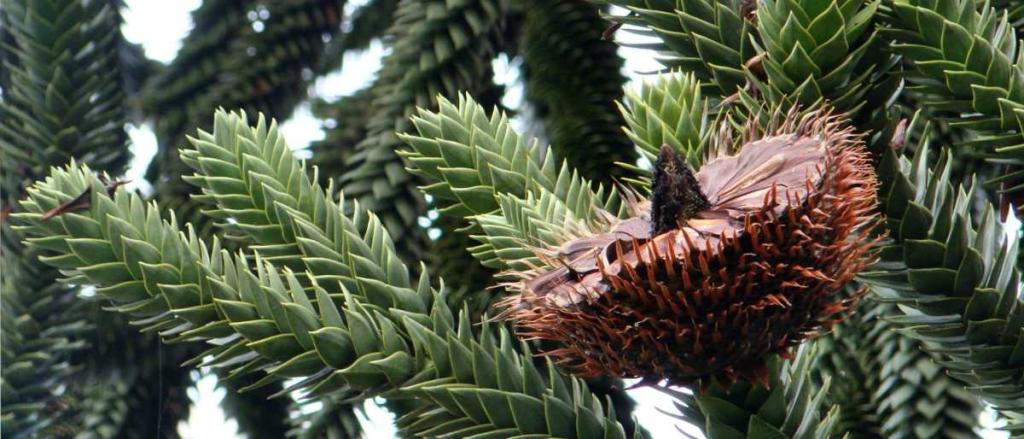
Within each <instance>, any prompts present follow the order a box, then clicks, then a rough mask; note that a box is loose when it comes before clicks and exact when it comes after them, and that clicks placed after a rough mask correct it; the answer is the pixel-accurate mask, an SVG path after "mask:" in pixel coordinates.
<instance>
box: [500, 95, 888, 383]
mask: <svg viewBox="0 0 1024 439" xmlns="http://www.w3.org/2000/svg"><path fill="white" fill-rule="evenodd" d="M669 157H672V156H671V155H670V156H669ZM658 166H659V171H656V173H655V185H654V194H655V196H654V197H653V202H654V205H653V206H651V204H652V202H651V201H647V200H637V201H636V203H637V204H638V206H639V207H644V208H646V209H648V210H650V211H653V212H654V217H655V219H656V221H654V222H653V223H652V220H651V215H638V216H637V217H635V218H630V219H627V220H623V221H620V222H617V223H615V224H611V225H610V226H609V229H608V231H607V232H605V233H600V234H595V235H594V236H587V237H582V238H578V239H575V240H572V241H570V242H567V243H565V244H564V245H562V246H561V247H560V248H559V249H558V253H559V255H560V260H559V261H557V262H556V261H552V263H553V265H555V266H559V268H556V269H552V270H549V271H546V272H542V273H522V276H523V277H524V278H525V280H524V281H523V282H521V283H519V284H517V285H516V287H517V288H518V294H516V295H514V296H511V297H509V298H508V299H507V300H505V301H504V302H503V304H502V305H503V306H504V314H503V316H504V317H507V318H510V319H513V320H514V321H515V322H516V323H517V326H518V328H519V334H520V335H521V336H523V337H527V338H534V339H542V340H548V341H552V342H554V343H553V344H555V345H557V346H558V347H557V348H555V349H552V350H550V351H548V352H546V354H547V355H550V356H552V357H554V358H556V359H557V360H559V361H560V362H561V363H563V364H565V365H567V366H569V367H571V368H574V369H575V370H576V371H577V372H578V373H579V374H582V375H585V376H595V375H605V374H607V375H615V376H629V377H643V378H646V379H648V380H651V381H662V380H668V382H669V383H670V384H688V383H691V382H694V381H698V380H702V379H707V378H717V379H719V380H720V381H722V382H723V383H726V384H728V383H730V382H732V381H733V380H735V379H736V378H738V377H743V378H746V379H749V380H753V381H761V382H764V373H765V361H766V360H767V358H768V357H769V356H770V355H772V354H782V355H785V354H786V353H787V351H788V350H789V349H790V348H792V347H793V346H795V345H797V344H799V343H801V342H803V341H804V340H806V339H807V338H809V337H811V336H813V335H815V334H816V333H818V332H819V331H821V330H822V328H826V327H828V326H830V325H831V324H832V323H834V322H835V321H837V320H838V319H839V318H841V316H842V313H843V311H844V310H846V309H848V308H849V307H850V306H851V305H853V302H855V301H856V300H857V298H858V297H859V294H858V295H855V296H853V297H851V296H849V295H846V294H843V292H842V288H841V287H842V286H843V285H844V284H845V283H846V282H848V281H850V280H851V279H852V278H853V277H854V276H855V275H856V274H857V273H858V272H859V271H860V270H861V269H863V268H864V267H865V265H866V264H868V263H869V262H871V259H872V255H871V252H870V248H871V244H872V238H871V237H870V229H871V228H873V227H874V226H875V225H876V224H877V223H878V217H877V213H876V211H875V205H876V199H875V189H876V185H877V181H876V177H875V174H874V171H873V168H872V166H871V164H870V162H869V157H868V155H867V152H866V151H865V149H864V147H863V144H862V142H861V141H860V139H859V137H858V136H856V135H854V134H853V133H852V131H850V130H849V129H848V128H844V127H842V125H841V124H840V122H839V121H838V118H837V117H834V116H829V115H828V114H822V113H813V114H811V115H810V116H805V117H803V118H796V117H791V118H789V119H787V120H786V121H784V122H783V123H781V124H780V126H779V127H777V128H776V129H774V130H771V132H769V133H767V134H765V135H763V136H762V137H761V138H759V139H748V141H746V143H745V144H744V145H743V146H742V148H741V149H740V152H739V153H737V154H736V155H732V156H722V157H717V158H714V159H711V160H710V161H708V162H706V164H705V165H704V166H703V167H702V168H701V169H700V171H699V172H697V173H696V174H689V175H687V173H688V172H689V171H688V168H686V169H682V170H680V169H678V166H684V167H685V165H683V164H682V163H681V162H675V163H668V158H666V157H665V153H664V152H663V154H662V157H661V158H660V159H659V164H658ZM673 173H676V174H679V175H680V177H678V178H676V177H673V176H672V174H673ZM666 175H667V176H666ZM693 177H695V178H693ZM694 180H696V182H697V185H699V188H694V187H693V186H694V185H693V181H694ZM673 182H675V183H673ZM698 189H699V191H698ZM672 203H675V205H673V204H672ZM695 204H696V205H700V207H701V208H702V209H699V210H695V209H693V208H692V207H693V205H695ZM666 206H667V207H666ZM671 212H675V214H674V215H676V221H675V222H674V223H672V222H666V220H665V219H664V217H665V216H666V215H668V214H669V213H671ZM659 217H660V218H659ZM666 224H667V226H666Z"/></svg>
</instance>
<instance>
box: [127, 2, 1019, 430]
mask: <svg viewBox="0 0 1024 439" xmlns="http://www.w3.org/2000/svg"><path fill="white" fill-rule="evenodd" d="M364 1H365V0H363V1H349V2H348V4H347V5H346V9H347V10H351V9H352V8H353V7H355V6H358V5H360V4H362V3H364ZM125 4H126V8H125V10H124V11H123V14H124V22H125V24H124V27H123V28H122V31H123V32H124V35H125V37H126V38H127V39H128V40H129V41H132V42H135V43H140V44H142V46H143V48H144V49H145V51H146V55H147V56H148V57H149V58H151V59H154V60H157V61H160V62H164V63H167V62H170V61H171V60H172V59H173V58H174V55H175V53H176V52H177V50H178V48H179V47H180V46H181V39H182V38H183V37H184V36H185V35H186V34H187V33H188V31H189V29H190V28H191V20H190V17H189V12H190V11H192V10H193V9H195V8H196V7H198V6H199V4H200V0H178V1H146V0H127V1H126V2H125ZM623 37H625V38H628V37H629V36H628V35H622V34H621V33H620V38H623ZM383 53H384V48H383V47H382V45H381V44H379V42H378V43H374V44H373V45H371V46H370V48H369V49H367V50H366V51H365V52H362V53H355V54H348V55H346V57H345V60H344V62H343V65H344V68H343V69H342V71H340V72H334V73H331V74H328V75H325V76H324V77H322V78H319V79H318V80H317V81H316V83H315V84H314V85H313V87H312V90H311V93H312V94H314V95H317V96H322V97H338V96H345V95H348V94H351V93H353V92H355V91H357V90H359V89H361V88H363V87H365V86H366V85H368V84H369V83H370V81H372V79H373V77H374V75H375V73H376V72H377V70H378V69H379V68H380V57H381V55H382V54H383ZM620 54H621V55H622V56H623V57H624V58H625V60H626V65H625V67H624V72H625V73H626V74H627V76H628V77H629V78H631V84H630V85H628V86H632V85H633V83H635V82H636V81H638V80H641V79H642V77H643V73H644V72H651V71H654V70H656V69H658V68H659V64H658V63H657V62H656V61H654V58H653V57H652V56H651V55H650V54H649V53H646V52H644V51H641V50H639V49H629V48H622V49H620ZM494 66H495V72H496V80H497V81H498V82H500V83H503V84H507V85H509V87H508V93H507V94H506V96H505V100H506V102H505V103H506V104H507V105H509V106H510V107H514V106H515V105H516V104H517V103H518V102H520V101H521V99H522V89H521V87H517V86H515V84H514V82H515V79H516V77H517V74H518V72H517V68H516V66H515V65H513V64H511V63H510V62H509V61H508V60H507V59H499V60H497V61H496V62H495V65H494ZM211 111H212V109H211ZM513 122H515V121H513ZM281 130H282V133H283V135H284V137H285V139H286V140H287V141H288V144H289V145H290V146H291V147H292V148H293V149H299V148H303V147H305V146H306V145H308V144H309V142H311V141H314V140H317V139H320V138H322V137H323V132H322V130H321V128H320V122H319V121H318V120H316V119H315V118H314V117H313V115H312V114H311V112H310V109H309V105H308V104H302V105H300V106H299V107H298V108H297V109H296V111H295V113H294V114H293V115H292V117H290V118H289V119H288V120H286V121H284V122H283V123H282V125H281ZM129 136H130V138H131V143H132V145H131V148H132V151H133V153H134V158H133V162H132V166H131V169H130V170H129V171H128V176H127V178H130V179H131V180H132V183H131V185H133V186H134V187H135V188H137V189H139V190H141V191H143V192H144V193H147V192H148V191H149V190H150V188H149V186H148V184H147V183H146V182H145V180H144V179H143V178H142V176H143V174H144V173H145V168H146V166H147V165H148V163H149V161H150V160H151V159H152V157H153V155H154V154H155V152H156V144H157V143H156V137H155V136H154V134H153V131H152V129H151V128H150V127H149V126H148V125H143V126H132V127H129ZM225 392H226V390H225V389H223V388H219V387H217V384H216V379H215V378H214V377H212V376H211V375H208V374H207V375H204V376H203V377H202V378H200V379H199V381H198V383H197V385H196V386H195V388H193V389H190V390H189V396H190V397H191V398H192V400H193V401H194V405H193V408H192V411H191V415H190V417H189V419H188V420H187V422H183V423H182V424H181V425H180V427H179V431H180V433H181V435H182V437H184V438H186V439H200V438H203V439H205V438H242V437H243V436H242V435H240V434H239V433H238V426H237V424H236V423H235V421H233V420H230V419H226V417H225V415H224V412H223V411H222V410H221V408H220V406H219V402H220V400H221V399H222V398H223V397H224V393H225ZM629 393H630V395H631V396H632V397H633V398H634V399H635V400H636V401H637V404H638V407H637V410H636V416H637V419H638V420H639V422H640V423H641V424H642V425H643V426H644V427H645V428H647V429H648V430H649V431H650V432H651V435H652V439H667V438H678V437H680V434H679V431H677V428H679V429H682V430H684V431H686V432H687V433H688V434H691V435H694V436H696V437H701V434H700V432H699V431H698V430H697V429H695V428H694V427H692V426H689V425H684V424H681V423H679V422H677V421H676V420H675V419H673V418H671V417H669V416H667V415H666V414H664V413H662V411H663V410H664V411H669V412H674V409H673V408H672V407H673V406H672V399H671V398H670V397H668V396H667V395H665V394H663V393H661V392H659V391H656V390H653V389H650V388H640V389H634V390H630V391H629ZM365 409H366V410H365V411H366V417H365V418H364V419H363V421H364V422H363V425H364V427H365V428H366V433H367V436H366V437H368V438H374V439H377V438H388V437H395V430H394V427H393V426H392V425H391V421H392V419H393V417H392V416H391V415H390V414H389V413H388V412H387V411H385V410H383V409H381V408H379V407H378V406H377V405H376V404H375V403H373V402H372V401H368V402H367V404H366V405H365ZM986 421H987V422H988V423H989V425H990V424H991V422H992V420H991V413H990V414H989V416H987V417H986ZM985 437H986V438H1000V437H1005V436H1004V435H1000V434H998V433H995V432H993V431H991V430H989V431H987V432H986V434H985Z"/></svg>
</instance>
